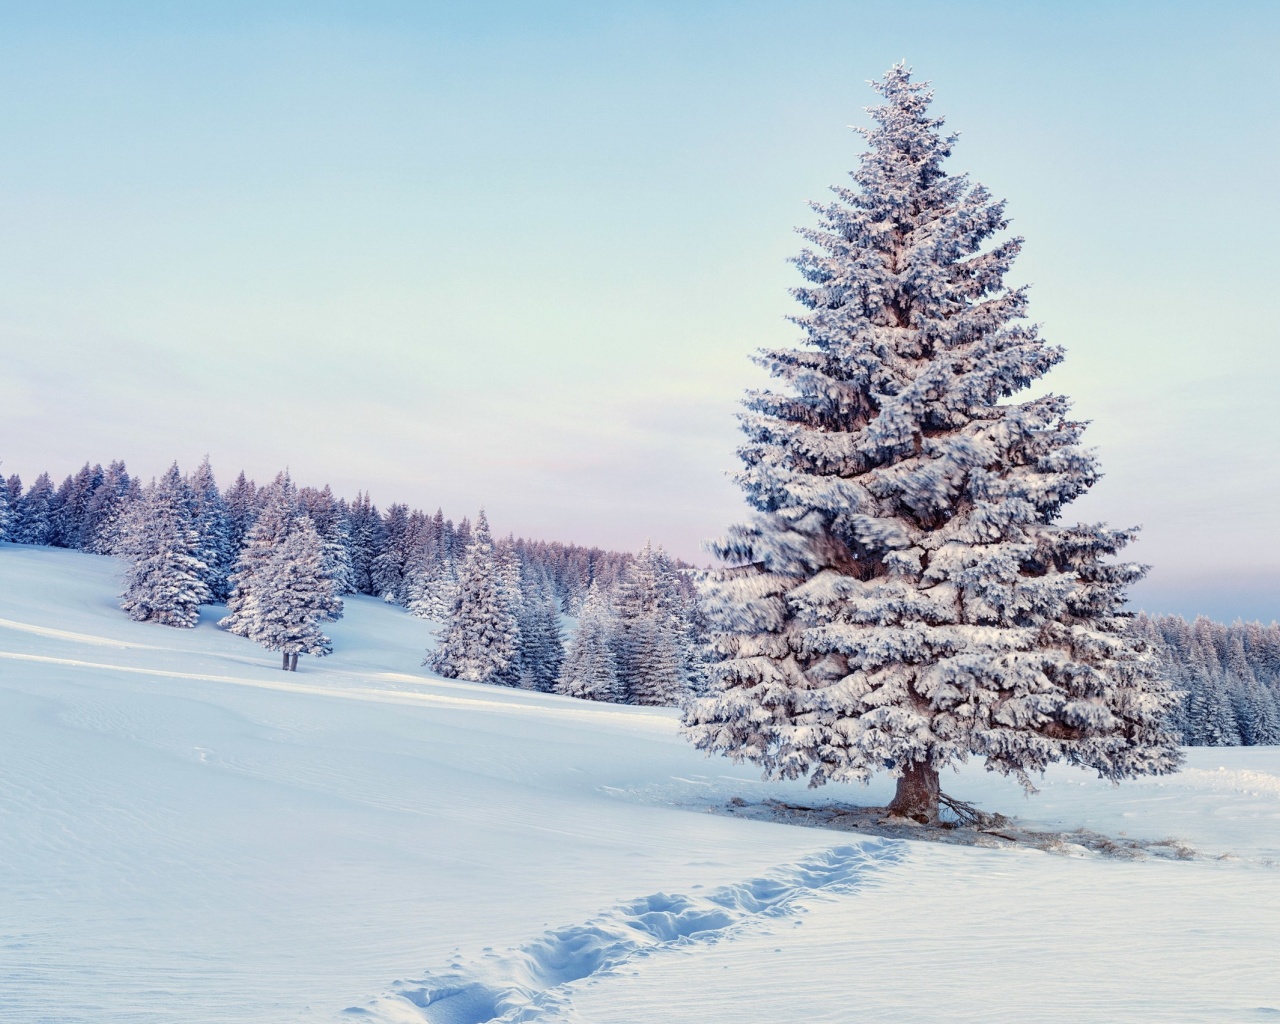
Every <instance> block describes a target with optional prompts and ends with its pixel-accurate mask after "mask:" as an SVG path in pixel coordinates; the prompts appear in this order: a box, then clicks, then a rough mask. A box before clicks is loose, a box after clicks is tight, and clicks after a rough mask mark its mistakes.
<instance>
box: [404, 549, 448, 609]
mask: <svg viewBox="0 0 1280 1024" xmlns="http://www.w3.org/2000/svg"><path fill="white" fill-rule="evenodd" d="M457 603H458V574H457V567H456V566H455V564H454V562H453V561H452V560H451V559H443V558H442V559H440V560H439V561H436V562H433V563H431V564H430V565H427V566H424V567H423V570H422V572H421V573H420V574H419V575H418V576H417V577H416V578H415V579H414V580H413V581H412V584H411V587H410V593H409V611H410V613H412V614H413V615H416V616H417V617H418V618H420V619H430V620H431V621H432V622H444V620H445V619H447V618H448V617H449V615H450V614H451V613H452V611H453V609H454V607H455V606H456V605H457Z"/></svg>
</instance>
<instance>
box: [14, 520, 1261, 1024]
mask: <svg viewBox="0 0 1280 1024" xmlns="http://www.w3.org/2000/svg"><path fill="white" fill-rule="evenodd" d="M117 571H118V567H117V566H116V565H115V564H114V563H112V562H111V561H109V560H107V559H101V558H95V557H93V556H88V555H82V554H79V553H74V552H66V551H52V550H47V549H37V548H24V547H14V546H10V545H0V893H2V894H3V896H2V897H0V1020H3V1021H14V1022H23V1024H29V1022H30V1024H34V1022H40V1021H60V1022H62V1021H94V1022H122V1021H140V1022H141V1021H147V1022H172V1021H184V1022H185V1021H201V1022H203V1021H208V1022H214V1021H218V1022H240V1021H260V1022H268V1021H270V1022H291V1021H332V1020H344V1019H345V1020H382V1021H434V1022H441V1021H449V1022H462V1021H476V1022H478V1021H483V1020H490V1019H492V1018H493V1017H495V1016H497V1015H499V1014H502V1013H506V1014H508V1016H507V1017H506V1019H511V1020H515V1019H520V1020H547V1021H552V1020H576V1021H592V1022H626V1021H636V1022H640V1021H644V1022H650V1021H655V1020H662V1021H691V1022H692V1021H716V1020H733V1021H742V1022H756V1021H759V1022H766V1021H768V1022H776V1021H801V1020H805V1021H808V1020H813V1021H820V1020H821V1021H853V1020H856V1021H860V1022H861V1021H895V1022H896V1021H930V1022H933V1021H978V1020H982V1021H1023V1020H1044V1021H1081V1020H1107V1021H1150V1020H1161V1021H1235V1020H1240V1021H1251V1020H1268V1019H1280V980H1277V979H1278V978H1280V964H1278V963H1277V961H1278V959H1280V958H1278V951H1280V869H1277V867H1276V861H1277V860H1280V750H1276V749H1257V748H1255V749H1249V750H1226V751H1224V750H1194V751H1192V752H1191V762H1190V767H1189V769H1188V770H1187V771H1186V772H1184V773H1183V774H1182V775H1180V776H1178V777H1175V778H1173V779H1166V780H1158V781H1157V780H1153V781H1146V782H1141V783H1133V784H1126V785H1124V786H1121V787H1112V786H1110V785H1107V784H1104V783H1101V782H1099V781H1097V780H1096V779H1091V778H1090V777H1089V776H1087V775H1085V774H1082V773H1078V772H1068V771H1058V772H1054V773H1053V774H1052V775H1051V776H1050V778H1049V780H1048V781H1047V782H1046V785H1045V786H1044V788H1043V790H1042V792H1041V793H1040V794H1039V795H1037V796H1035V797H1033V798H1031V799H1030V800H1025V799H1024V798H1023V797H1022V796H1021V794H1020V793H1019V791H1017V790H1016V789H1015V788H1014V787H1012V786H1010V785H1009V784H1008V783H1005V782H1003V781H1001V780H998V779H994V778H991V777H988V776H986V775H985V774H984V773H983V772H981V770H978V769H969V770H967V771H966V772H965V773H963V774H962V775H960V776H959V777H955V778H952V779H951V780H950V781H949V785H948V789H949V790H950V791H952V792H954V793H955V794H956V795H958V796H961V797H964V798H967V799H975V800H978V801H980V802H981V803H982V804H983V805H984V806H987V807H991V808H996V809H1001V810H1005V811H1010V812H1013V813H1017V814H1019V815H1021V816H1022V817H1023V818H1026V819H1030V820H1033V821H1038V822H1043V823H1045V824H1049V825H1054V826H1066V827H1075V826H1077V825H1088V826H1089V827H1091V828H1095V829H1098V830H1100V831H1104V832H1109V833H1111V834H1117V833H1119V832H1121V831H1124V832H1127V833H1129V834H1130V835H1133V836H1140V837H1145V838H1160V837H1163V836H1165V835H1170V834H1173V835H1177V836H1178V837H1180V838H1183V839H1185V840H1186V841H1188V842H1190V843H1191V844H1192V845H1193V846H1195V847H1196V848H1198V849H1200V850H1202V851H1206V852H1207V853H1208V854H1211V856H1206V857H1203V858H1200V859H1197V860H1193V861H1188V862H1167V861H1152V860H1148V861H1141V862H1122V861H1115V860H1110V859H1106V858H1100V857H1097V856H1093V855H1090V856H1081V857H1063V856H1055V855H1050V854H1044V853H1039V852H1028V851H1004V850H984V849H970V848H960V847H950V846H938V845H935V844H930V843H918V842H904V841H899V840H891V839H876V838H867V839H864V838H861V837H858V836H854V835H850V834H848V833H832V832H825V831H821V830H817V829H805V828H797V827H793V826H785V825H776V824H769V823H764V822H756V821H749V820H740V819H735V818H731V817H726V816H723V815H713V814H708V813H703V812H704V811H705V810H706V809H707V808H709V807H712V806H720V805H723V803H724V801H725V800H727V799H728V798H729V797H731V796H742V797H744V798H746V799H748V800H755V799H758V798H759V797H760V796H761V795H773V796H781V797H785V798H787V799H792V800H802V799H814V798H818V799H845V800H851V801H856V802H883V800H884V799H885V798H886V795H887V792H888V789H887V785H886V784H884V783H878V784H876V785H874V786H872V787H871V788H870V789H869V790H864V789H853V790H845V791H836V790H834V789H831V788H829V789H828V790H827V791H821V792H819V793H816V794H810V793H807V792H806V791H805V790H804V789H803V786H802V785H793V786H783V785H777V784H763V783H761V782H760V781H759V780H758V778H757V776H756V774H755V772H754V771H752V770H751V769H749V768H741V767H735V766H733V765H730V764H728V763H726V762H722V761H709V760H706V759H704V758H703V757H702V756H701V755H699V754H697V753H696V752H695V751H693V750H691V749H690V748H689V747H688V746H687V745H686V744H685V743H684V742H683V741H682V740H681V739H680V738H679V736H678V735H677V732H676V725H675V718H674V715H673V714H672V713H669V712H664V711H655V710H652V709H639V708H614V707H600V706H596V705H590V704H586V703H583V702H577V701H572V700H569V699H566V698H560V697H555V696H549V695H537V694H526V693H521V692H517V691H510V690H505V689H495V688H492V687H486V686H482V685H470V684H460V683H456V682H451V681H446V680H441V679H436V678H433V677H431V676H430V675H429V674H427V673H426V671H425V670H423V669H422V668H421V667H420V662H421V660H422V656H423V652H424V649H425V647H426V645H427V644H428V643H430V642H431V627H430V626H429V625H428V624H426V623H423V622H420V621H417V620H415V619H413V618H411V617H409V616H407V615H405V614H403V613H402V612H399V611H398V610H396V609H393V608H389V607H386V606H384V605H381V604H379V603H377V602H374V601H372V600H369V599H355V600H351V601H349V602H348V612H347V616H346V618H345V619H344V620H343V621H341V622H339V623H336V624H334V625H333V627H332V630H331V632H332V635H333V637H334V641H335V654H334V656H333V657H331V658H328V659H324V660H323V661H317V660H314V659H305V658H304V659H303V660H302V662H301V664H300V667H299V671H298V672H297V673H296V674H285V673H282V672H280V671H279V669H278V668H277V667H276V659H275V657H274V656H273V655H271V654H269V653H267V652H264V651H260V650H258V649H257V648H255V647H253V646H252V645H251V644H249V643H248V642H247V641H244V640H241V639H240V638H238V637H234V636H231V635H229V634H226V633H222V632H220V631H218V630H216V629H215V628H213V626H212V621H213V620H214V619H215V618H216V614H206V615H205V616H204V618H202V620H201V624H200V626H199V627H198V628H197V629H195V630H192V631H182V630H175V629H166V628H163V627H157V626H152V625H148V624H144V623H133V622H130V621H128V620H127V619H126V618H125V617H124V616H123V614H122V613H120V612H119V610H118V609H117V608H116V605H115V601H114V596H113V595H114V593H115V591H116V587H117V584H116V580H115V577H114V574H115V573H116V572H117ZM1219 858H1221V859H1219ZM450 993H452V995H450Z"/></svg>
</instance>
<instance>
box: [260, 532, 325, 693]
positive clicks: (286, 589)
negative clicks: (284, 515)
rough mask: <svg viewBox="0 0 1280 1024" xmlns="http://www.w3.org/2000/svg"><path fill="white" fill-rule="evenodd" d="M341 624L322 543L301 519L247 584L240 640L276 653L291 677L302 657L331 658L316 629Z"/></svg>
mask: <svg viewBox="0 0 1280 1024" xmlns="http://www.w3.org/2000/svg"><path fill="white" fill-rule="evenodd" d="M340 618H342V599H341V598H340V597H339V596H338V594H337V588H336V586H335V584H334V581H333V579H332V578H331V577H330V576H329V575H328V573H327V571H326V566H325V559H324V543H323V541H322V540H321V539H320V534H319V533H317V532H316V529H315V526H314V525H313V524H312V522H311V520H310V519H309V518H307V517H306V516H301V517H299V518H298V519H296V520H294V521H293V522H292V523H291V524H290V528H289V532H288V533H287V534H286V535H285V536H284V537H283V538H281V539H279V540H278V541H277V542H276V543H275V544H274V546H273V547H272V548H271V552H270V554H269V555H268V556H267V558H266V559H265V560H263V561H262V562H261V563H260V564H259V565H258V567H257V569H256V571H255V572H254V573H253V575H252V577H251V579H250V582H249V589H248V592H247V594H246V595H245V603H244V611H243V613H242V621H243V622H244V623H245V625H246V628H245V630H244V633H243V635H244V636H246V637H248V639H250V640H252V641H253V642H254V643H257V644H259V645H261V646H262V647H265V648H266V649H267V650H268V651H280V652H281V658H282V664H281V668H283V669H285V670H286V671H289V672H294V671H297V668H298V656H299V655H300V654H311V655H315V656H316V657H323V656H324V655H326V654H331V653H333V643H332V641H331V640H330V639H329V638H328V637H327V636H325V634H324V633H323V632H322V631H321V629H320V624H321V623H323V622H333V621H335V620H336V619H340Z"/></svg>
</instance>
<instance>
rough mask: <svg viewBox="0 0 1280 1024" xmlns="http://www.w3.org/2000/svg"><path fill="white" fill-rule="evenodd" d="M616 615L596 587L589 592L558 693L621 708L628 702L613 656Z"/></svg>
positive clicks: (559, 680)
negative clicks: (620, 706)
mask: <svg viewBox="0 0 1280 1024" xmlns="http://www.w3.org/2000/svg"><path fill="white" fill-rule="evenodd" d="M614 628H615V624H614V619H613V613H612V611H610V609H609V603H608V601H607V600H606V598H605V595H604V593H603V591H602V590H601V589H600V587H599V586H598V585H596V584H594V583H593V584H591V586H590V587H589V588H588V589H587V596H586V597H585V598H584V599H583V602H582V609H581V611H580V612H579V614H578V626H577V628H576V629H575V630H574V631H573V637H572V639H571V640H570V641H569V649H568V651H567V652H566V654H565V659H564V665H563V667H562V668H561V670H560V678H559V679H558V680H557V681H556V692H557V693H563V694H566V695H567V696H569V697H580V698H582V699H583V700H599V701H605V702H606V703H610V704H621V703H622V702H623V701H624V700H625V699H626V694H625V692H624V690H623V687H622V684H621V683H620V682H619V680H618V666H617V663H616V662H615V660H614V656H613V633H614Z"/></svg>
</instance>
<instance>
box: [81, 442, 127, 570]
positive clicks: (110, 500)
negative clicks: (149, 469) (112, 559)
mask: <svg viewBox="0 0 1280 1024" xmlns="http://www.w3.org/2000/svg"><path fill="white" fill-rule="evenodd" d="M135 486H136V483H135V481H134V480H132V479H131V478H130V476H129V473H128V471H127V470H126V469H125V465H124V463H123V462H113V463H111V465H109V466H108V467H107V469H106V471H105V472H104V473H103V476H102V485H101V486H100V487H98V489H97V490H95V491H94V492H93V497H91V498H90V499H89V503H88V506H87V507H86V508H85V518H84V526H83V543H84V549H85V550H86V551H92V552H93V553H94V554H95V555H111V554H114V553H115V551H116V548H117V546H118V545H119V543H120V526H121V521H122V519H123V517H124V514H125V511H126V509H127V508H128V505H129V502H130V501H131V500H133V498H134V496H135V491H134V488H135Z"/></svg>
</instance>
